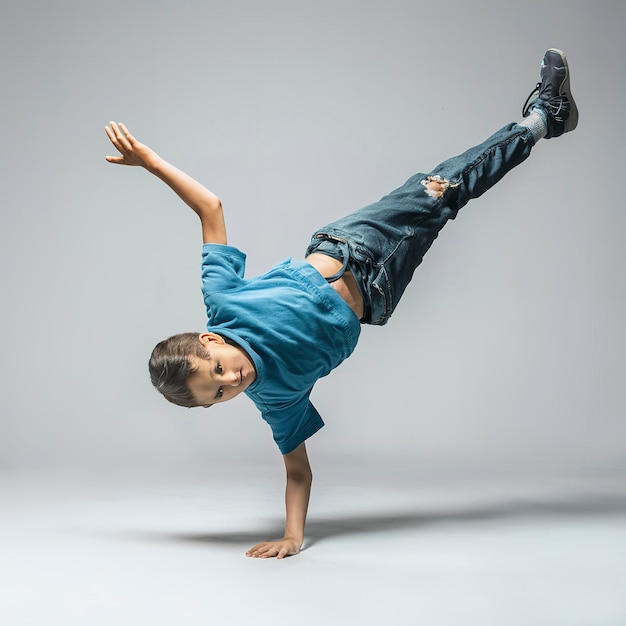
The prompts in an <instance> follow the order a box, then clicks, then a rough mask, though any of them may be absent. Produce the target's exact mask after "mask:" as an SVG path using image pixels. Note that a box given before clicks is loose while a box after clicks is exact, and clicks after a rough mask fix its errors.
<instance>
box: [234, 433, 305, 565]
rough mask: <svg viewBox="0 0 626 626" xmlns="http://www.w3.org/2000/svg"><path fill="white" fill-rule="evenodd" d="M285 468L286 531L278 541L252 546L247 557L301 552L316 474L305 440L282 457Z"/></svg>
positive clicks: (281, 556)
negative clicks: (311, 464)
mask: <svg viewBox="0 0 626 626" xmlns="http://www.w3.org/2000/svg"><path fill="white" fill-rule="evenodd" d="M283 459H284V461H285V470H286V471H287V487H286V489H285V508H286V513H287V520H286V523H285V534H284V536H283V538H282V539H279V540H277V541H264V542H263V543H259V544H257V545H256V546H254V547H252V548H250V550H248V552H246V554H247V556H251V557H260V558H263V559H267V558H271V557H274V556H275V557H277V558H279V559H282V558H283V557H286V556H291V555H294V554H298V552H300V548H301V547H302V541H303V540H304V524H305V522H306V513H307V509H308V508H309V497H310V495H311V483H312V481H313V474H312V472H311V466H310V465H309V459H308V457H307V453H306V446H305V444H304V443H302V444H300V445H299V446H298V447H297V448H296V449H295V450H294V451H293V452H290V453H289V454H285V455H284V456H283Z"/></svg>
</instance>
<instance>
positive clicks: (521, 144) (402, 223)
mask: <svg viewBox="0 0 626 626" xmlns="http://www.w3.org/2000/svg"><path fill="white" fill-rule="evenodd" d="M533 145H534V142H533V138H532V135H531V133H530V131H529V130H528V129H527V128H525V127H523V126H519V125H518V124H515V123H511V124H508V125H507V126H505V127H504V128H502V129H501V130H499V131H498V132H497V133H495V134H494V135H492V136H491V137H489V139H487V140H486V141H485V142H483V143H482V144H480V145H478V146H475V147H474V148H470V149H469V150H467V151H466V152H464V153H463V154H461V155H459V156H456V157H453V158H451V159H448V160H446V161H444V162H443V163H441V164H440V165H438V166H437V167H436V168H435V169H434V170H433V171H432V172H430V173H428V174H423V173H420V174H415V175H414V176H411V178H409V179H408V180H407V181H406V183H405V184H404V185H402V187H399V188H398V189H396V190H395V191H392V192H391V193H390V194H389V195H387V196H385V197H384V198H382V199H381V200H379V201H378V202H375V203H374V204H370V205H369V206H366V207H364V208H362V209H359V210H358V211H354V212H353V213H350V214H349V215H347V216H346V217H343V218H341V219H339V220H337V221H336V222H332V223H331V224H328V225H327V226H325V227H324V228H321V229H319V230H318V231H317V232H316V233H315V234H314V235H313V237H312V238H311V242H310V244H309V246H308V248H307V251H306V254H307V255H309V254H311V253H313V252H319V253H322V254H326V255H328V256H331V257H333V258H335V259H339V260H341V261H343V268H342V270H341V271H340V272H338V273H337V274H336V275H335V276H334V277H330V278H329V279H327V280H329V281H332V280H333V279H336V278H338V277H339V276H340V275H341V274H343V272H344V271H345V270H346V269H347V268H349V269H350V271H351V272H352V274H353V275H354V277H355V279H356V281H357V284H358V286H359V289H360V291H361V295H362V296H363V300H364V304H365V312H364V315H363V318H362V319H361V323H362V324H376V325H383V324H386V323H387V321H388V320H389V318H390V317H391V314H392V313H393V311H394V309H395V307H396V305H397V304H398V302H399V300H400V298H401V297H402V294H403V293H404V290H405V289H406V287H407V285H408V284H409V283H410V282H411V279H412V277H413V273H414V271H415V268H416V267H417V266H418V265H419V264H420V263H421V262H422V258H423V257H424V254H425V253H426V251H427V250H428V249H429V248H430V246H431V244H432V243H433V241H434V240H435V239H436V238H437V235H438V234H439V231H440V230H441V229H442V228H443V226H444V225H445V223H446V222H447V221H448V220H450V219H454V218H455V217H456V215H457V213H458V211H459V209H460V208H461V207H463V206H465V205H466V204H467V203H468V202H469V200H470V199H472V198H478V197H479V196H481V195H482V194H483V193H484V192H485V191H487V189H489V188H490V187H491V186H492V185H494V184H495V183H497V182H498V181H499V180H500V179H501V178H502V177H503V176H504V175H505V174H506V173H507V172H508V171H510V170H511V169H513V168H514V167H515V166H516V165H519V164H520V163H521V162H522V161H524V160H525V159H526V158H527V157H528V155H529V154H530V151H531V149H532V147H533ZM433 179H434V180H436V181H438V182H440V183H441V185H443V187H440V189H442V188H443V189H444V191H443V192H433V191H432V189H429V188H428V187H427V183H428V182H429V181H431V180H433Z"/></svg>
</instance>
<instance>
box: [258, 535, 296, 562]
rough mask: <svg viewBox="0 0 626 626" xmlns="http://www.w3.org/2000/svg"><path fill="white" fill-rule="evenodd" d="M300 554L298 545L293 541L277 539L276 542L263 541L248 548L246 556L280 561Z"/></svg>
mask: <svg viewBox="0 0 626 626" xmlns="http://www.w3.org/2000/svg"><path fill="white" fill-rule="evenodd" d="M299 552H300V543H299V542H297V541H295V540H294V539H279V540H278V541H264V542H263V543H258V544H257V545H256V546H254V547H252V548H250V549H249V550H248V551H247V552H246V556H251V557H252V558H260V559H271V558H272V557H276V558H277V559H282V558H284V557H286V556H293V555H294V554H298V553H299Z"/></svg>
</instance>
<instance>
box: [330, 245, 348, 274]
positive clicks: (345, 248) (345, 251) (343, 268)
mask: <svg viewBox="0 0 626 626" xmlns="http://www.w3.org/2000/svg"><path fill="white" fill-rule="evenodd" d="M338 243H339V242H338ZM337 247H338V248H340V249H341V254H342V256H343V265H342V266H341V269H340V270H339V271H338V272H335V273H334V274H333V275H332V276H327V277H326V282H328V283H334V282H335V281H336V280H339V279H340V278H341V277H342V276H343V275H344V274H345V272H346V269H347V268H348V262H349V261H350V252H349V248H348V242H347V241H342V242H340V243H339V245H338V246H337Z"/></svg>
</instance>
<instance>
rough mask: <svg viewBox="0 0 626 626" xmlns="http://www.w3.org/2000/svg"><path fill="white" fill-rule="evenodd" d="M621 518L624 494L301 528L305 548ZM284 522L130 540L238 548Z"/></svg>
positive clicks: (274, 532)
mask: <svg viewBox="0 0 626 626" xmlns="http://www.w3.org/2000/svg"><path fill="white" fill-rule="evenodd" d="M612 515H619V516H621V515H626V494H624V495H612V496H606V495H603V496H599V495H594V496H584V497H579V498H576V499H568V500H564V499H560V500H552V501H533V500H524V501H521V500H518V501H515V502H508V503H493V504H487V505H481V506H473V507H470V506H468V507H459V508H454V509H452V508H449V509H443V510H440V511H428V510H423V511H413V512H412V511H395V512H394V511H388V512H381V513H374V514H372V513H369V514H368V513H366V512H364V513H363V514H361V515H350V516H346V517H332V518H330V517H327V518H323V517H315V516H312V517H311V518H310V519H309V521H308V522H307V526H306V542H305V546H306V547H310V546H312V545H313V544H315V543H317V542H318V541H322V540H324V539H329V538H331V537H338V536H341V535H356V534H365V533H376V532H388V531H392V530H405V529H410V528H414V529H419V528H423V527H426V526H433V525H443V524H463V523H468V522H488V521H494V520H506V519H533V518H536V519H544V520H545V519H559V518H581V517H585V518H589V517H606V516H612ZM282 524H283V522H282V520H279V519H277V520H276V522H275V523H274V522H272V523H271V525H270V526H265V527H264V528H263V529H257V530H255V531H253V532H241V531H236V532H209V533H181V534H158V533H155V534H150V533H139V534H134V535H133V536H134V538H135V539H136V538H140V539H149V540H154V541H161V542H185V543H196V544H216V545H219V544H222V545H229V544H230V545H235V544H242V545H244V546H247V547H249V546H250V545H252V544H255V543H258V542H259V541H262V540H264V538H265V539H272V538H277V537H280V536H282V533H283V528H284V527H283V526H282Z"/></svg>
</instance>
